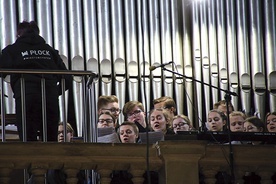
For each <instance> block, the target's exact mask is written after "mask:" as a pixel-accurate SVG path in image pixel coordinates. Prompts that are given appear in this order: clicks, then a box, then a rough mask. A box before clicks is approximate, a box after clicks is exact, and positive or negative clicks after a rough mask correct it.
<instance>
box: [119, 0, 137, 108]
mask: <svg viewBox="0 0 276 184" xmlns="http://www.w3.org/2000/svg"><path fill="white" fill-rule="evenodd" d="M124 5H125V6H124V7H126V8H125V11H126V16H125V29H126V32H125V35H126V47H125V49H126V64H127V79H128V81H127V82H128V86H129V88H128V89H127V92H128V95H129V99H130V101H133V100H135V101H138V100H139V96H138V89H139V83H138V82H139V81H138V79H139V77H138V74H139V71H138V66H139V63H138V40H137V37H136V35H137V31H136V30H137V22H136V18H137V17H136V16H137V15H135V7H136V6H135V1H134V0H130V1H125V4H124ZM138 15H139V14H138ZM122 107H123V104H122Z"/></svg>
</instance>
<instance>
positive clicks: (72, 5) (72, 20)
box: [68, 0, 85, 135]
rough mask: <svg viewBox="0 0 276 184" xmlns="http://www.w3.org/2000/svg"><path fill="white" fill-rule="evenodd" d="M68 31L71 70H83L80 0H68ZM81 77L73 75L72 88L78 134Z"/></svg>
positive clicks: (80, 128)
mask: <svg viewBox="0 0 276 184" xmlns="http://www.w3.org/2000/svg"><path fill="white" fill-rule="evenodd" d="M68 4H69V19H68V22H69V31H70V35H69V37H70V53H71V55H70V56H71V62H72V63H71V66H72V69H73V70H84V69H85V67H84V49H83V29H82V27H83V26H82V25H83V24H82V14H81V1H80V0H69V1H68ZM82 80H83V78H81V77H74V82H73V90H74V103H75V104H77V105H76V106H75V113H76V123H77V129H78V135H83V123H82V122H84V111H85V109H84V100H85V96H83V93H84V91H83V90H84V89H83V88H82V87H81V86H82V85H81V83H82V82H83V81H82Z"/></svg>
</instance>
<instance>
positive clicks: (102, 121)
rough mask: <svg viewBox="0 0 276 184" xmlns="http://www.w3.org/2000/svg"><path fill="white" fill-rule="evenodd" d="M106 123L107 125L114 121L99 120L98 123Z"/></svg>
mask: <svg viewBox="0 0 276 184" xmlns="http://www.w3.org/2000/svg"><path fill="white" fill-rule="evenodd" d="M104 122H106V123H107V124H110V123H113V119H99V121H98V123H100V124H104Z"/></svg>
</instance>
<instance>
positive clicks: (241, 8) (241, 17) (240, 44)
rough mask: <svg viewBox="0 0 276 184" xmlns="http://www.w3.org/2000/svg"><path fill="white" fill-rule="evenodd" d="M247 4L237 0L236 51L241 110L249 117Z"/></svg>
mask: <svg viewBox="0 0 276 184" xmlns="http://www.w3.org/2000/svg"><path fill="white" fill-rule="evenodd" d="M246 6H247V3H246V1H244V0H238V1H237V3H236V7H237V11H236V12H237V49H238V61H239V62H238V66H239V69H238V73H239V86H240V100H241V110H242V111H243V112H244V113H245V114H246V115H249V114H250V112H251V107H252V106H251V100H250V99H251V74H250V62H249V43H248V24H247V22H248V21H247V17H248V16H247V13H248V11H247V9H246Z"/></svg>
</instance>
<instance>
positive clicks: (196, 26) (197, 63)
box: [192, 1, 203, 126]
mask: <svg viewBox="0 0 276 184" xmlns="http://www.w3.org/2000/svg"><path fill="white" fill-rule="evenodd" d="M199 3H200V2H197V1H193V2H192V4H193V12H192V15H193V23H192V25H193V52H192V53H193V67H194V68H193V69H194V71H196V72H194V73H193V74H194V76H193V77H194V78H195V79H197V80H201V79H202V56H201V45H200V44H201V43H200V22H199ZM194 85H195V86H196V87H195V89H196V103H195V104H196V105H197V107H196V108H197V111H198V117H200V118H201V117H202V116H203V107H202V102H203V100H202V84H200V83H197V82H194ZM199 126H201V124H200V123H199Z"/></svg>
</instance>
